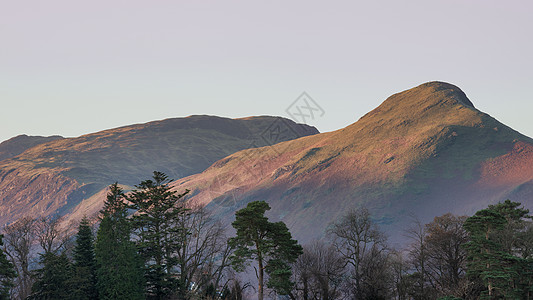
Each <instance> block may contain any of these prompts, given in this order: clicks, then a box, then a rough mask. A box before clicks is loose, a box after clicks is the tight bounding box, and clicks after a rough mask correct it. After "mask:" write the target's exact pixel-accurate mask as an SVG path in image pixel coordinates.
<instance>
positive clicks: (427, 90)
mask: <svg viewBox="0 0 533 300" xmlns="http://www.w3.org/2000/svg"><path fill="white" fill-rule="evenodd" d="M517 147H518V148H520V147H522V148H524V149H531V147H532V140H531V139H530V138H528V137H526V136H524V135H522V134H520V133H518V132H516V131H514V130H512V129H511V128H509V127H507V126H505V125H503V124H501V123H500V122H498V121H497V120H495V119H494V118H492V117H491V116H489V115H487V114H485V113H483V112H481V111H479V110H477V109H476V108H475V107H474V105H473V104H472V102H471V101H470V100H469V99H468V98H467V97H466V94H465V93H464V92H463V91H461V90H460V89H459V88H457V87H456V86H454V85H451V84H448V83H442V82H430V83H425V84H422V85H419V86H417V87H415V88H412V89H409V90H406V91H403V92H400V93H397V94H394V95H392V96H390V97H389V98H387V99H386V100H385V101H384V102H383V103H382V104H381V105H380V106H378V107H377V108H376V109H374V110H372V111H371V112H369V113H368V114H366V115H365V116H363V117H362V118H360V119H359V120H358V121H357V122H355V123H353V124H351V125H348V126H347V127H345V128H343V129H339V130H337V131H333V132H328V133H321V134H318V135H313V136H308V137H303V138H300V139H296V140H292V141H288V142H284V143H280V144H277V145H273V146H270V147H263V148H257V149H248V150H243V151H240V152H237V153H234V154H232V155H230V156H228V157H226V158H224V159H223V160H221V161H218V162H216V163H215V164H213V165H212V166H211V167H210V168H208V169H206V170H205V171H204V172H202V173H201V174H196V175H192V176H189V177H186V178H183V179H181V180H178V181H176V182H175V183H174V188H175V189H176V190H184V189H191V190H192V197H191V201H198V202H200V203H203V204H207V205H208V207H211V208H213V209H214V210H215V211H216V213H217V214H218V215H220V216H222V217H223V218H231V214H232V212H234V211H235V210H236V209H238V208H240V207H243V206H244V205H245V204H246V203H247V202H249V201H253V200H267V201H268V202H269V203H270V205H271V206H272V210H271V216H272V217H273V218H275V219H278V220H282V221H285V222H286V223H287V224H290V225H291V226H292V227H291V229H292V230H294V232H295V235H296V236H297V237H299V238H300V239H302V241H308V240H310V239H312V238H316V237H317V235H316V234H310V233H309V232H306V230H307V228H320V229H321V230H322V231H323V229H324V228H325V227H326V226H327V224H328V223H329V222H330V221H331V220H334V219H335V218H337V217H338V216H339V215H340V214H341V213H342V212H343V211H346V210H347V209H349V208H351V207H354V206H360V205H362V206H366V207H368V208H369V209H371V211H372V212H373V214H374V217H375V218H376V220H377V221H378V222H379V223H380V224H381V225H382V226H384V227H385V228H386V230H387V231H388V232H390V233H392V234H393V235H396V236H397V235H398V234H401V233H400V232H397V231H395V230H396V229H397V228H399V227H402V226H405V225H407V224H408V223H409V222H408V220H407V219H408V217H409V215H410V214H412V213H415V214H418V215H420V216H423V217H426V218H427V216H431V218H432V217H433V216H436V215H437V214H439V213H440V214H443V213H446V212H448V211H450V212H455V213H467V212H471V210H472V209H474V208H479V207H481V206H482V205H485V204H487V203H492V202H495V201H498V200H503V199H502V197H506V196H508V195H512V193H511V191H512V190H513V189H515V188H516V186H520V185H523V184H525V183H526V182H527V181H528V180H530V179H533V174H532V173H531V172H525V173H524V172H523V173H524V175H523V176H522V177H520V178H515V180H514V181H513V180H511V181H509V182H507V183H505V184H503V185H502V186H501V187H500V188H499V190H498V191H493V192H492V194H491V195H489V196H488V197H486V196H484V195H482V194H483V191H477V190H476V187H479V186H478V185H476V184H478V181H479V182H481V181H482V180H484V179H483V177H481V176H482V175H483V173H482V172H481V170H482V169H483V167H485V168H486V169H487V168H488V169H490V168H489V167H487V166H489V165H490V164H491V161H492V160H498V159H502V157H505V155H508V156H510V155H512V153H513V149H515V148H517ZM278 148H282V149H284V150H283V151H280V149H278ZM518 148H517V149H518ZM528 151H529V150H528ZM515 152H516V151H515ZM522 152H524V151H522ZM526 152H527V151H526ZM280 153H281V154H280ZM524 153H525V152H524ZM528 153H529V152H528ZM515 156H516V155H515ZM524 160H529V156H527V157H525V158H524V157H523V158H520V161H521V162H522V161H524ZM503 165H505V163H504V164H503ZM518 165H520V164H518ZM532 166H533V165H532ZM508 173H513V172H512V170H511V171H508ZM483 176H484V175H483ZM450 187H453V188H450ZM450 189H451V191H450ZM527 189H528V187H527V186H526V187H525V188H523V190H527ZM513 195H514V194H513ZM461 197H464V198H465V199H466V200H464V201H462V200H461V199H460V198H461ZM483 197H486V198H483ZM525 198H526V197H523V198H520V199H516V200H522V199H525ZM461 202H464V203H461ZM526 204H527V205H529V203H526Z"/></svg>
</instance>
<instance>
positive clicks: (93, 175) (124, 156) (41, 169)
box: [0, 116, 318, 225]
mask: <svg viewBox="0 0 533 300" xmlns="http://www.w3.org/2000/svg"><path fill="white" fill-rule="evenodd" d="M272 132H275V133H276V135H272V134H271V133H272ZM316 133H318V131H317V130H316V128H314V127H311V126H307V125H301V124H296V123H294V122H293V121H290V120H288V119H284V118H280V117H268V116H264V117H250V118H244V119H228V118H221V117H215V116H191V117H187V118H174V119H167V120H162V121H155V122H150V123H146V124H137V125H131V126H125V127H120V128H116V129H110V130H105V131H101V132H97V133H93V134H88V135H84V136H80V137H77V138H66V139H57V140H54V141H51V142H47V143H41V144H38V145H36V146H34V147H31V148H30V147H29V146H28V147H27V149H25V151H24V149H22V148H23V147H22V146H19V148H18V149H19V151H20V153H18V155H17V156H12V157H11V158H9V159H4V160H2V161H0V225H2V224H5V223H9V222H12V221H13V220H16V219H17V218H19V217H21V216H24V215H34V216H36V215H37V216H38V215H49V214H55V213H59V214H67V213H69V212H71V211H72V209H74V208H75V207H76V206H78V205H79V204H80V203H81V202H82V201H83V200H84V199H89V198H91V197H97V195H102V192H101V191H102V189H104V188H105V187H106V186H108V185H109V184H111V183H113V182H115V181H118V182H119V183H121V184H125V185H127V186H132V185H134V184H138V183H139V182H140V181H141V180H144V179H148V178H150V176H151V174H152V172H153V171H154V170H158V171H162V172H165V173H167V174H168V175H169V176H170V177H171V178H175V179H179V178H182V177H184V176H188V175H191V174H194V173H199V172H202V171H203V170H204V169H205V168H207V167H208V166H209V165H211V164H212V163H213V162H215V161H216V160H218V159H221V158H223V157H225V156H227V155H229V154H231V153H234V152H236V151H239V150H242V149H246V148H250V147H259V146H265V145H270V144H273V143H276V142H279V141H286V140H289V139H294V138H297V137H301V136H306V135H311V134H316ZM10 141H11V140H10ZM6 143H7V142H6ZM3 144H4V143H2V145H3ZM9 144H17V143H15V142H13V141H11V142H10V143H8V145H9ZM18 144H20V145H22V143H18ZM26 145H29V143H26ZM6 148H7V146H6ZM22 151H23V152H22ZM10 153H14V152H10ZM99 192H100V194H98V193H99ZM103 195H105V193H103ZM94 209H95V211H97V209H98V207H97V206H95V207H94ZM93 212H94V211H93Z"/></svg>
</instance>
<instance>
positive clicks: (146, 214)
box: [127, 171, 188, 299]
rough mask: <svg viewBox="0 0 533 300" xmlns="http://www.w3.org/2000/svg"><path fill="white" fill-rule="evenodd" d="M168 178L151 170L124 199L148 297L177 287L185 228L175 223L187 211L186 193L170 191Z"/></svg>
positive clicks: (164, 295)
mask: <svg viewBox="0 0 533 300" xmlns="http://www.w3.org/2000/svg"><path fill="white" fill-rule="evenodd" d="M169 182H170V180H169V179H168V177H167V176H166V175H165V174H163V173H161V172H157V171H156V172H154V175H153V180H145V181H143V182H141V183H140V184H139V185H137V186H136V188H137V189H136V190H134V191H132V193H131V195H130V196H128V197H127V200H129V201H130V202H131V206H130V208H132V209H134V210H135V211H136V213H135V214H134V215H133V218H132V220H133V225H134V228H135V235H136V237H137V247H138V249H139V251H140V254H141V257H142V258H143V259H144V262H145V280H146V291H147V294H148V297H150V298H154V299H163V298H167V297H170V296H171V295H172V294H173V293H175V291H176V290H178V288H179V286H178V285H179V282H180V281H179V277H178V276H177V274H176V267H177V266H178V264H179V261H178V259H177V258H176V255H175V254H176V252H177V251H179V249H180V247H181V238H180V237H182V236H183V232H184V231H186V229H185V228H182V227H180V226H179V225H177V223H178V218H179V216H180V215H182V214H184V213H185V212H186V209H184V208H183V205H182V203H180V201H181V199H182V197H183V196H185V194H187V193H188V191H186V192H185V193H183V194H177V192H175V191H171V190H170V187H169V186H168V183H169Z"/></svg>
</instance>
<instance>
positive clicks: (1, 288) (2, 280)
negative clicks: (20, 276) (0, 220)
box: [0, 234, 17, 300]
mask: <svg viewBox="0 0 533 300" xmlns="http://www.w3.org/2000/svg"><path fill="white" fill-rule="evenodd" d="M3 238H4V236H3V235H1V234H0V300H4V299H9V290H10V289H11V288H12V287H13V279H14V278H15V277H16V276H17V273H16V272H15V267H14V266H13V264H12V263H11V262H10V261H9V260H7V257H6V254H5V253H4V251H3V250H2V246H3V245H4V242H3Z"/></svg>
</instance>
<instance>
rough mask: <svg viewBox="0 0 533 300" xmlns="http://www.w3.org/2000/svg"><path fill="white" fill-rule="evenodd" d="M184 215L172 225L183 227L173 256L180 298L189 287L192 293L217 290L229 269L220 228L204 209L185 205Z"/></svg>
mask: <svg viewBox="0 0 533 300" xmlns="http://www.w3.org/2000/svg"><path fill="white" fill-rule="evenodd" d="M186 208H187V209H188V211H187V213H185V214H183V215H181V216H179V218H178V220H177V223H176V224H175V226H176V227H177V228H183V229H185V230H183V231H182V235H181V237H180V243H181V246H180V249H179V251H177V252H176V253H175V258H176V259H177V261H178V267H179V268H180V272H179V274H180V288H181V290H180V293H179V296H180V297H182V298H183V299H186V297H188V295H187V292H188V290H189V289H190V288H191V287H192V288H193V289H194V290H195V291H197V292H201V291H205V290H206V289H207V287H208V286H211V287H212V288H211V289H214V290H216V289H219V288H220V287H221V286H223V285H224V283H223V278H224V275H225V271H226V270H227V269H228V267H229V265H230V264H229V261H228V258H229V256H230V254H231V248H230V247H229V246H228V245H227V244H226V241H227V238H226V235H225V233H224V227H223V226H222V224H221V223H220V222H218V221H215V220H214V219H213V218H212V217H211V215H210V213H209V212H208V211H207V210H206V209H205V207H202V206H199V205H195V204H190V203H188V204H186Z"/></svg>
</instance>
